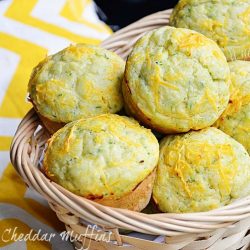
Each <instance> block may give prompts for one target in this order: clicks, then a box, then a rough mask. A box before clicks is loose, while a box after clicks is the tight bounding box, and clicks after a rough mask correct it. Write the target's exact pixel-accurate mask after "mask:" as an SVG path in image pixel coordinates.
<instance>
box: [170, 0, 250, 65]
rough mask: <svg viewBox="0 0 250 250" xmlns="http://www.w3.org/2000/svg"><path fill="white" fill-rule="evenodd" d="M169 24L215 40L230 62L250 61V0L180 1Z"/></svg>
mask: <svg viewBox="0 0 250 250" xmlns="http://www.w3.org/2000/svg"><path fill="white" fill-rule="evenodd" d="M170 24H171V25H173V26H175V27H178V28H188V29H192V30H196V31H198V32H200V33H202V34H204V35H205V36H207V37H209V38H211V39H213V40H214V41H215V42H217V44H218V45H219V46H220V47H221V49H222V50H223V52H224V53H225V55H226V57H227V59H228V60H230V61H231V60H235V59H248V58H250V0H237V1H236V0H180V1H179V3H178V4H177V5H176V7H175V8H174V11H173V13H172V15H171V18H170Z"/></svg>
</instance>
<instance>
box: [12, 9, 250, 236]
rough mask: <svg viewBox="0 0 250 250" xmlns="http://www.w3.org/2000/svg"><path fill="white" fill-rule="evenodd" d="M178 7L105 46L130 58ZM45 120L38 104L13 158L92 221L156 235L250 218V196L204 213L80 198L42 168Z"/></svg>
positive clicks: (56, 200) (44, 189) (39, 185)
mask: <svg viewBox="0 0 250 250" xmlns="http://www.w3.org/2000/svg"><path fill="white" fill-rule="evenodd" d="M171 11H172V10H165V11H161V12H157V13H155V14H152V15H150V16H147V17H145V18H143V19H141V20H139V21H137V22H136V23H133V24H131V25H129V26H127V27H126V28H124V29H122V30H120V31H118V32H117V33H115V34H114V35H112V36H111V37H109V38H108V39H107V40H105V41H104V42H103V43H102V46H103V47H105V48H107V49H111V50H113V51H115V52H116V53H118V54H119V55H120V56H122V57H123V58H126V56H127V55H128V53H129V52H130V49H131V46H132V45H133V43H134V42H135V41H136V40H137V39H138V38H139V37H140V36H141V35H143V34H144V32H145V31H148V30H149V29H150V28H151V29H154V28H156V27H161V26H163V25H167V24H168V21H169V16H170V13H171ZM41 124H42V123H41V121H40V119H39V117H38V115H37V114H36V112H35V110H34V109H33V108H32V109H31V110H30V111H29V112H28V113H27V114H26V116H25V117H24V118H23V119H22V121H21V122H20V124H19V126H18V128H17V131H16V133H15V135H14V137H13V141H12V144H11V148H10V159H11V163H12V165H13V166H14V167H15V169H16V171H17V172H18V173H19V175H20V176H21V177H22V179H23V180H24V181H25V182H26V183H27V184H28V186H31V187H33V188H34V189H35V190H36V191H37V192H38V193H40V194H41V195H42V196H43V197H44V198H45V199H46V200H48V201H49V202H51V203H53V204H57V205H59V206H60V207H63V208H64V209H67V210H68V211H69V212H71V213H73V214H75V215H77V216H79V217H80V218H84V219H86V220H88V221H89V222H91V223H94V224H97V225H104V226H107V227H117V228H123V229H127V230H132V231H137V232H141V233H146V234H152V235H166V236H179V235H183V234H197V233H206V232H210V231H214V230H217V229H221V228H227V227H229V226H231V225H232V224H234V223H236V222H238V221H240V220H244V219H249V218H250V196H247V197H244V198H242V199H238V200H236V201H234V202H233V203H231V204H229V205H227V206H224V207H220V208H217V209H215V210H211V211H207V212H199V213H183V214H175V213H157V214H144V213H139V212H134V211H129V210H125V209H120V208H112V207H106V206H103V205H101V204H98V203H95V202H93V201H91V200H88V199H86V198H83V197H80V196H77V195H76V194H74V193H71V192H70V191H68V190H66V189H64V188H63V187H61V186H59V185H58V184H56V183H54V182H52V181H51V180H49V179H48V178H47V177H46V176H45V175H44V174H43V173H42V172H41V171H40V170H39V169H38V167H37V166H38V164H39V154H41V151H42V147H43V146H44V144H45V142H46V140H47V139H46V138H47V136H48V134H47V132H46V131H45V130H44V129H40V130H39V131H38V127H39V125H41Z"/></svg>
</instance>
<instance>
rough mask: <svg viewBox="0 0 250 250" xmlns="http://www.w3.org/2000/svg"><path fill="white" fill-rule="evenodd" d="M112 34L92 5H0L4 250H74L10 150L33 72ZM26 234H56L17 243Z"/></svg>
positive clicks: (35, 0)
mask: <svg viewBox="0 0 250 250" xmlns="http://www.w3.org/2000/svg"><path fill="white" fill-rule="evenodd" d="M110 33H111V31H110V29H109V28H107V27H106V26H105V25H104V24H103V23H101V22H100V21H99V20H98V17H97V16H96V14H95V11H94V4H93V2H92V1H91V0H2V1H0V248H1V247H3V248H4V249H13V250H14V249H15V250H16V249H18V250H23V249H28V250H31V249H39V250H42V249H50V248H53V249H62V250H63V249H71V248H72V246H71V244H70V243H68V242H66V241H63V240H62V239H61V237H59V235H58V234H57V233H58V232H60V231H62V230H64V227H63V225H62V224H61V223H60V222H59V221H58V220H57V218H56V216H55V214H54V213H53V212H52V211H51V210H50V209H49V208H48V205H47V203H46V201H44V200H43V199H42V198H41V197H40V196H39V195H38V194H36V193H35V192H33V191H32V190H30V189H28V188H27V187H26V186H25V184H24V183H23V182H22V180H21V179H20V177H19V176H18V175H17V174H16V172H15V170H14V168H13V167H12V166H11V164H10V160H9V147H10V143H11V139H12V136H13V134H14V132H15V129H16V127H17V125H18V123H19V122H20V119H21V118H22V117H23V116H24V115H25V113H26V112H27V111H28V110H29V109H30V108H31V105H30V104H29V103H28V102H27V101H26V97H27V83H28V80H29V76H30V73H31V70H32V68H33V67H34V66H35V65H36V64H37V63H38V62H39V61H40V60H42V59H43V58H44V57H45V56H46V55H47V54H51V53H55V52H57V51H58V50H61V49H62V48H64V47H66V46H68V45H69V44H71V43H78V42H84V43H91V44H98V43H99V42H100V41H101V40H103V39H105V38H106V37H107V36H108V35H109V34H110ZM20 233H23V234H24V235H28V234H30V233H32V235H34V234H36V233H39V234H40V235H44V234H45V233H48V234H53V233H55V236H53V237H52V239H51V241H50V242H48V241H34V240H32V238H31V237H29V239H28V240H25V239H24V240H22V241H17V238H18V236H20Z"/></svg>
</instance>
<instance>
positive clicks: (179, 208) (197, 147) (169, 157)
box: [153, 127, 250, 213]
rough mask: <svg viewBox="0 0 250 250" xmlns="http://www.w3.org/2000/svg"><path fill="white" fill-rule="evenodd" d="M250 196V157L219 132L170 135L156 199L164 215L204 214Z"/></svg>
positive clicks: (163, 153)
mask: <svg viewBox="0 0 250 250" xmlns="http://www.w3.org/2000/svg"><path fill="white" fill-rule="evenodd" d="M249 194H250V157H249V155H248V153H247V151H246V150H245V148H244V147H243V146H242V145H241V144H240V143H238V142H237V141H235V140H234V139H233V138H231V137H230V136H228V135H226V134H225V133H223V132H222V131H220V130H219V129H216V128H213V127H211V128H206V129H203V130H200V131H193V132H189V133H187V134H182V135H176V136H175V135H170V136H167V137H165V138H164V139H163V141H162V142H161V144H160V158H159V163H158V167H157V174H156V180H155V184H154V189H153V199H154V201H155V203H156V204H157V206H158V208H159V209H160V210H161V211H163V212H173V213H183V212H202V211H208V210H211V209H215V208H218V207H220V206H224V205H227V204H229V203H230V202H231V201H232V200H233V199H237V198H239V197H243V196H247V195H249Z"/></svg>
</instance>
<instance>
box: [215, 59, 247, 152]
mask: <svg viewBox="0 0 250 250" xmlns="http://www.w3.org/2000/svg"><path fill="white" fill-rule="evenodd" d="M229 66H230V70H231V79H232V84H231V88H230V89H231V90H230V91H231V97H230V102H229V105H228V107H227V109H226V110H225V112H224V113H223V114H222V116H221V117H220V118H219V120H218V121H217V122H216V124H215V125H216V127H217V128H219V129H221V130H222V131H224V132H225V133H226V134H228V135H230V136H232V137H233V138H234V139H235V140H237V141H238V142H240V143H241V144H242V145H243V146H245V148H246V149H247V151H248V153H249V154H250V62H248V61H234V62H230V63H229Z"/></svg>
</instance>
